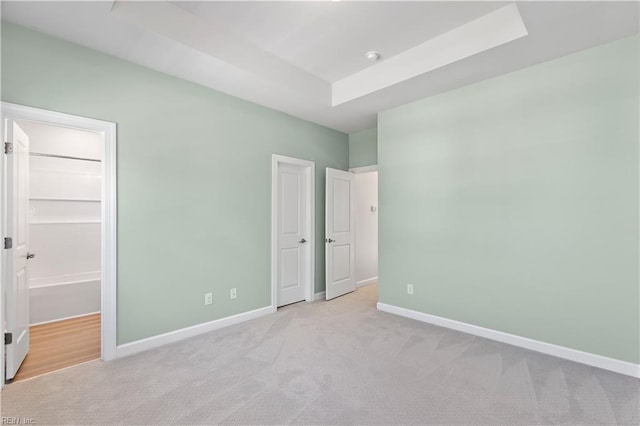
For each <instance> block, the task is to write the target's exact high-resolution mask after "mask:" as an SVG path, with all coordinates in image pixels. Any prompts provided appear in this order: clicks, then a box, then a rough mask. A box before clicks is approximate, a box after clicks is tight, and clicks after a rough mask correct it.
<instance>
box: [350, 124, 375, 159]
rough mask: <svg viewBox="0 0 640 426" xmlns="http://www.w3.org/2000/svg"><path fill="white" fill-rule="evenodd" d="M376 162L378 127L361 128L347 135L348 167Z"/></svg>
mask: <svg viewBox="0 0 640 426" xmlns="http://www.w3.org/2000/svg"><path fill="white" fill-rule="evenodd" d="M375 164H378V129H376V128H375V127H374V128H372V129H366V130H361V131H359V132H356V133H351V134H350V135H349V167H363V166H373V165H375Z"/></svg>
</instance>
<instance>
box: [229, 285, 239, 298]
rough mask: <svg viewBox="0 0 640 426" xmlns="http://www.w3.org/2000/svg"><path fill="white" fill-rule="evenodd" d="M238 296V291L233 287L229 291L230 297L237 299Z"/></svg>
mask: <svg viewBox="0 0 640 426" xmlns="http://www.w3.org/2000/svg"><path fill="white" fill-rule="evenodd" d="M237 297H238V292H237V290H236V289H235V288H232V289H231V291H230V292H229V298H230V299H235V298H237Z"/></svg>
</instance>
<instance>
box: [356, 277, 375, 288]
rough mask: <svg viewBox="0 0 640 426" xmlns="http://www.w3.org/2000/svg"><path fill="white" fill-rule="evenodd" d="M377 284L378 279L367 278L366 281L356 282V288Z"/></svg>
mask: <svg viewBox="0 0 640 426" xmlns="http://www.w3.org/2000/svg"><path fill="white" fill-rule="evenodd" d="M377 282H378V277H371V278H367V279H366V280H362V281H358V282H357V283H356V287H362V286H363V285H368V284H373V283H377Z"/></svg>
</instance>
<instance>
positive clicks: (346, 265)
mask: <svg viewBox="0 0 640 426" xmlns="http://www.w3.org/2000/svg"><path fill="white" fill-rule="evenodd" d="M354 183H355V178H354V175H353V173H349V172H344V171H342V170H335V169H331V168H327V182H326V191H327V192H326V206H325V208H326V213H325V214H326V224H325V233H326V239H325V255H326V256H325V259H326V298H327V300H329V299H333V298H334V297H338V296H341V295H343V294H345V293H349V292H351V291H354V290H355V289H356V280H355V264H354V260H355V249H354V243H355V232H354V224H355V210H354V207H355V197H354V188H355V185H354Z"/></svg>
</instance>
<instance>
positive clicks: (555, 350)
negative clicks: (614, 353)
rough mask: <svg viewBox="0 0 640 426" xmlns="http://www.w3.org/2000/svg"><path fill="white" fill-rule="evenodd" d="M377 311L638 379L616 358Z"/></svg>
mask: <svg viewBox="0 0 640 426" xmlns="http://www.w3.org/2000/svg"><path fill="white" fill-rule="evenodd" d="M377 308H378V310H379V311H382V312H387V313H390V314H395V315H399V316H401V317H405V318H411V319H414V320H417V321H422V322H426V323H429V324H434V325H438V326H440V327H445V328H450V329H453V330H457V331H461V332H463V333H468V334H473V335H475V336H480V337H484V338H486V339H491V340H495V341H498V342H502V343H507V344H509V345H513V346H519V347H521V348H525V349H529V350H532V351H536V352H541V353H543V354H547V355H552V356H556V357H558V358H564V359H568V360H570V361H575V362H579V363H581V364H586V365H589V366H592V367H598V368H602V369H603V370H609V371H613V372H615V373H620V374H624V375H627V376H631V377H636V378H640V365H639V364H634V363H632V362H627V361H621V360H618V359H614V358H609V357H605V356H602V355H596V354H593V353H589V352H584V351H580V350H577V349H571V348H567V347H564V346H558V345H554V344H552V343H546V342H541V341H539V340H534V339H529V338H527V337H522V336H516V335H514V334H509V333H504V332H502V331H497V330H493V329H490V328H484V327H480V326H477V325H473V324H468V323H465V322H461V321H456V320H452V319H448V318H443V317H439V316H436V315H431V314H425V313H423V312H418V311H413V310H411V309H405V308H400V307H398V306H393V305H387V304H386V303H378V305H377Z"/></svg>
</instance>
